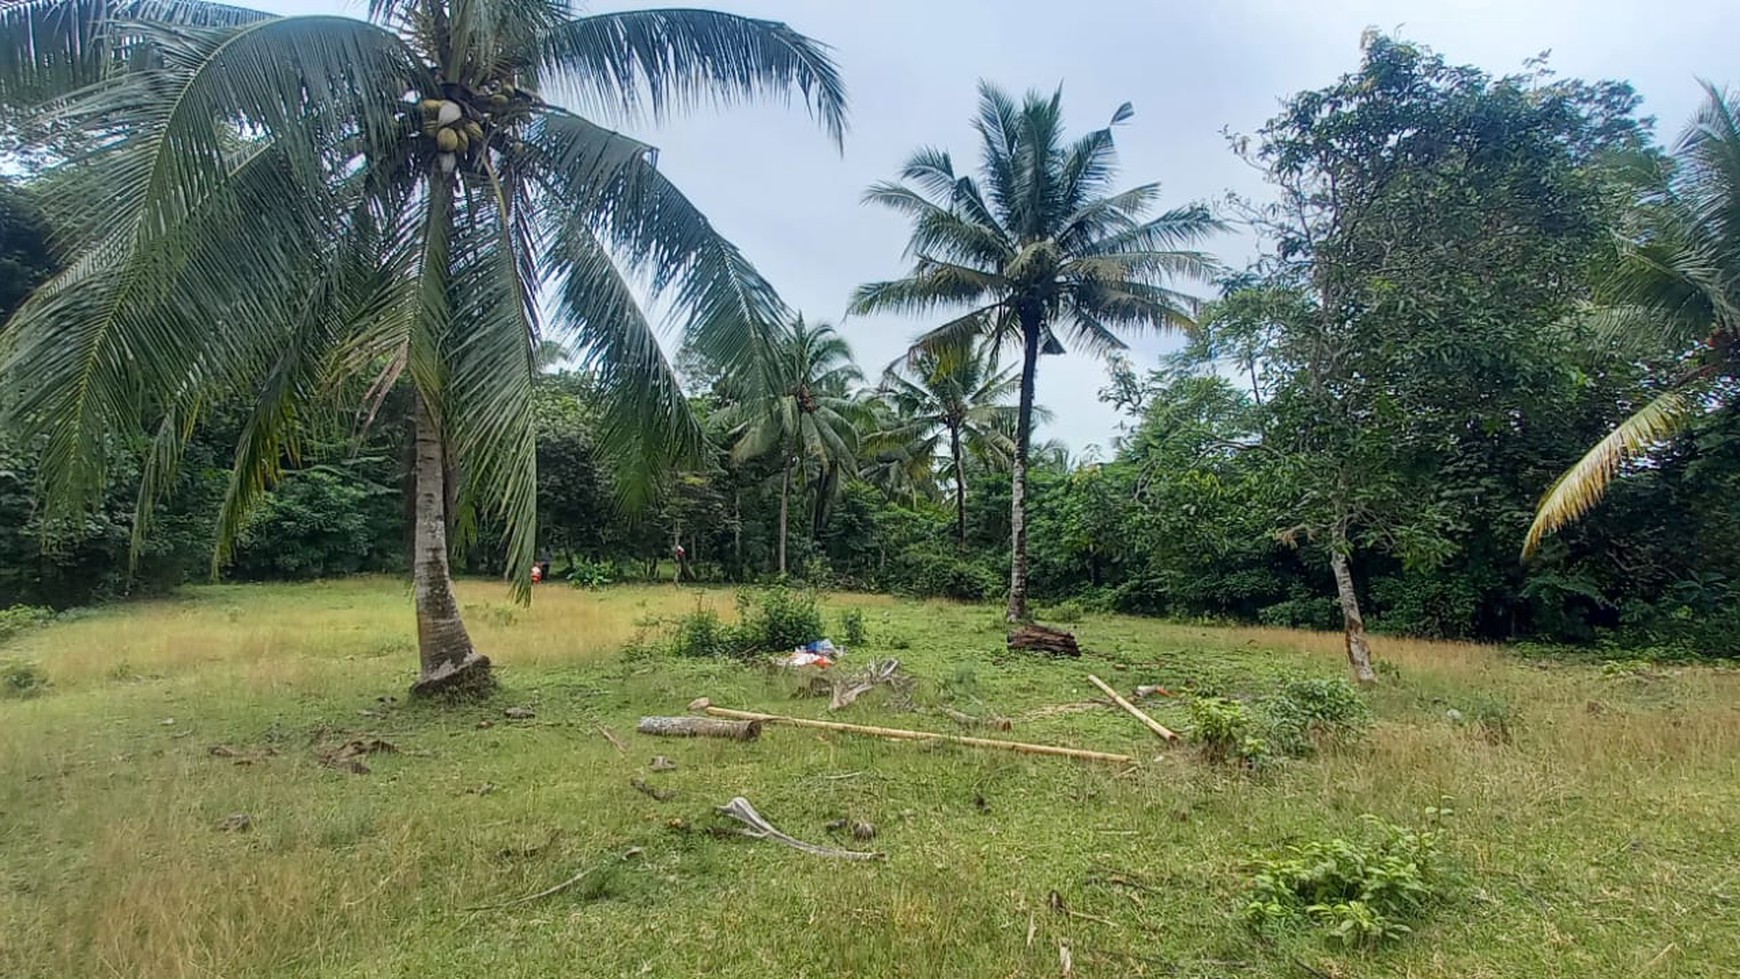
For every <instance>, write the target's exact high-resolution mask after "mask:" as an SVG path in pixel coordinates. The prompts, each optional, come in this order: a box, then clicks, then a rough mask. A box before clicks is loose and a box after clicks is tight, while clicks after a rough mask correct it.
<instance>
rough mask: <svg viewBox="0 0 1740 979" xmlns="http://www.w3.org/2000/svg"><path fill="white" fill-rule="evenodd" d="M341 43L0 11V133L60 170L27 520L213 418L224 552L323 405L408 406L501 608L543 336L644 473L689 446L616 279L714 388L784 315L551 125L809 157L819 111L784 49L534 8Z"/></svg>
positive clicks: (806, 78) (483, 12)
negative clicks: (147, 439)
mask: <svg viewBox="0 0 1740 979" xmlns="http://www.w3.org/2000/svg"><path fill="white" fill-rule="evenodd" d="M368 14H369V20H368V21H360V20H354V19H348V18H341V17H321V16H310V17H284V18H278V17H272V16H268V15H265V14H260V13H256V12H253V11H247V10H240V9H236V8H231V7H225V6H221V5H217V4H209V3H203V2H200V0H26V2H23V3H18V4H13V5H10V6H8V7H7V8H6V9H5V10H4V11H0V103H3V104H4V105H5V106H6V120H5V121H6V122H9V123H11V124H12V125H13V126H14V127H15V128H21V129H22V130H23V131H25V132H27V133H33V134H36V135H39V136H40V135H43V134H54V135H55V136H56V137H57V138H58V139H59V144H58V145H73V146H77V147H78V148H79V152H78V155H76V156H74V157H72V158H70V159H68V160H66V161H65V163H64V164H63V165H62V166H60V167H59V168H57V169H58V170H59V171H60V172H59V173H58V174H56V175H55V176H54V177H53V179H57V180H60V181H63V182H64V186H62V187H61V188H60V192H59V193H57V194H56V195H54V199H55V201H56V202H58V205H59V206H58V213H56V214H54V215H53V217H54V218H55V219H56V225H57V227H59V228H62V229H65V236H66V240H67V243H68V245H69V246H70V248H71V250H72V253H73V256H74V257H73V260H72V261H71V262H70V264H69V265H68V267H67V269H66V271H65V272H63V273H62V274H60V275H59V276H58V277H56V278H55V279H54V280H52V281H51V282H49V283H48V284H47V285H45V286H44V287H43V288H42V289H40V290H38V291H37V292H36V294H35V295H34V296H33V297H32V298H31V299H30V300H29V301H28V302H26V303H25V305H24V306H23V307H22V308H21V309H20V310H19V312H18V313H17V314H16V315H15V317H14V318H13V320H12V322H11V324H10V327H9V329H8V331H7V332H6V334H5V336H4V338H3V339H0V374H3V375H4V376H5V378H6V379H7V383H8V384H9V385H10V386H11V388H12V391H11V392H10V396H9V397H8V399H7V400H6V401H5V403H4V404H3V405H0V408H3V409H4V412H5V415H6V420H7V423H8V424H11V425H15V426H18V427H20V428H22V429H23V430H24V431H25V433H26V434H27V435H28V434H40V435H41V436H42V437H43V438H44V440H45V444H46V454H45V457H44V461H43V471H44V473H45V479H46V482H47V489H48V490H49V491H50V492H49V495H50V498H51V499H53V500H58V501H63V502H67V501H73V502H76V501H80V500H89V499H91V498H92V496H93V495H94V494H95V493H97V492H98V490H99V489H100V487H101V485H102V482H103V459H104V447H105V444H106V443H107V441H108V440H109V439H110V438H111V437H113V436H115V435H123V436H124V435H126V434H128V433H133V432H140V426H141V424H142V422H143V421H145V420H147V419H151V420H158V421H160V422H161V424H160V426H159V427H158V429H157V437H156V439H155V448H154V450H153V453H152V460H151V464H150V465H149V466H148V471H149V472H150V473H151V476H150V477H149V478H147V479H146V480H145V490H144V492H145V494H146V495H149V494H150V493H151V492H153V490H154V487H156V486H158V485H162V483H163V479H164V477H165V476H166V475H167V474H168V473H169V472H171V471H172V470H173V468H174V465H175V462H176V458H177V455H178V452H179V446H180V445H181V443H182V442H183V441H184V440H185V439H186V438H187V436H188V435H189V433H190V432H191V430H192V425H193V420H194V419H195V418H196V417H197V416H198V415H199V413H200V412H201V410H202V409H203V408H204V407H205V406H206V405H208V404H209V403H210V402H211V401H212V400H213V398H215V397H217V396H220V395H221V394H223V393H226V392H245V393H246V394H247V395H248V396H249V398H250V399H251V400H252V401H253V403H254V410H253V411H252V414H251V417H250V418H249V419H248V422H247V425H246V427H245V430H244V434H243V436H242V440H241V444H240V445H238V447H237V459H236V466H235V470H234V472H235V478H234V481H233V482H232V485H231V487H230V490H229V493H228V495H227V498H226V501H225V504H224V508H223V514H222V517H221V519H220V541H227V540H229V539H230V538H231V537H233V535H234V534H235V532H236V530H237V529H238V527H239V526H240V521H241V516H242V514H243V513H244V512H245V511H246V509H247V507H248V505H249V503H250V502H251V501H252V500H253V499H254V498H255V497H256V496H258V494H259V493H260V492H261V490H262V489H263V488H264V487H265V485H267V483H268V481H269V480H270V479H271V478H272V477H273V476H274V475H275V474H276V473H277V470H278V467H279V465H280V464H281V463H280V460H281V459H283V458H285V457H286V456H287V455H293V454H294V449H295V442H296V439H297V427H298V426H297V422H298V419H299V418H301V417H303V416H305V415H306V413H307V412H308V411H310V410H311V406H313V405H314V404H316V403H318V402H320V401H321V400H322V399H324V398H326V397H327V396H328V395H329V394H330V393H331V391H332V389H333V387H334V386H335V384H337V383H339V382H340V381H341V380H343V379H346V378H354V377H357V376H359V375H360V376H363V377H367V378H372V379H373V381H374V387H375V389H376V390H377V391H382V392H384V391H385V390H386V388H388V387H390V386H391V385H392V384H394V383H396V382H397V381H398V379H400V378H401V377H403V378H408V379H409V380H410V383H411V384H412V385H413V386H414V388H415V390H416V393H417V395H418V403H419V420H420V422H421V427H422V428H424V429H427V430H429V432H428V434H430V436H431V437H432V438H433V439H435V442H434V443H432V445H431V451H432V452H434V453H436V454H435V456H434V457H433V463H432V464H433V465H435V467H436V472H437V473H439V472H440V465H441V461H442V458H443V457H445V459H446V460H448V461H449V462H451V461H452V460H458V462H459V463H460V466H459V467H458V469H459V472H460V473H461V474H462V475H461V485H460V487H459V490H458V493H457V500H458V504H459V507H460V509H461V511H462V512H470V511H471V510H473V509H475V508H480V507H481V508H485V509H489V510H492V511H494V512H496V513H498V514H499V515H501V516H502V517H503V518H505V523H506V526H507V528H508V539H507V545H508V551H509V564H510V567H511V569H512V570H513V572H514V577H515V580H516V581H517V582H519V583H520V587H521V589H522V594H523V588H524V586H525V584H526V582H528V580H529V570H530V567H531V564H532V559H533V553H534V542H535V526H534V524H535V520H536V493H535V471H534V470H535V452H534V445H533V430H532V423H531V418H530V412H529V411H528V410H527V409H528V405H529V401H530V397H531V390H532V382H533V378H534V375H535V373H536V362H535V354H536V350H537V344H538V341H539V339H540V338H541V337H542V336H543V335H544V334H545V333H546V331H548V332H552V333H555V334H558V335H561V336H562V337H563V338H564V339H566V340H569V341H571V342H572V343H573V344H574V346H575V348H576V349H577V350H578V351H579V353H580V356H581V358H582V359H583V361H584V362H585V364H586V365H588V366H589V367H590V368H592V369H593V370H594V371H595V372H596V374H597V376H598V378H599V381H600V384H601V387H602V390H603V391H604V393H605V394H606V398H605V401H604V403H605V405H606V406H607V414H608V417H607V418H606V419H605V420H604V428H603V440H604V442H605V443H606V445H607V446H608V447H611V448H614V449H616V450H617V452H618V455H619V456H621V457H623V458H627V459H634V460H643V461H645V463H646V464H647V465H648V467H649V468H652V467H653V466H654V465H656V462H657V460H659V459H663V458H666V457H668V456H670V455H672V454H676V453H681V452H683V451H685V450H695V449H698V448H699V446H700V445H701V442H702V439H701V432H700V429H699V427H698V425H697V423H696V422H695V420H694V419H693V417H692V415H691V414H690V412H689V409H688V405H687V403H686V402H685V401H684V399H683V397H682V394H681V392H680V390H679V387H678V384H677V382H676V380H675V379H674V377H673V375H672V372H671V370H670V368H669V366H668V364H667V363H666V360H665V357H664V355H663V354H662V352H661V351H660V348H659V346H658V344H657V342H656V340H655V336H654V332H653V329H652V328H651V326H650V325H649V323H648V321H647V319H646V317H645V316H644V314H643V313H642V311H641V309H640V307H639V306H638V305H637V302H636V296H635V291H634V290H633V289H631V287H630V284H629V283H630V280H631V279H635V278H638V279H639V281H642V282H644V283H645V284H646V285H647V286H648V287H650V290H651V292H652V293H654V294H662V295H664V296H665V297H666V300H667V302H668V304H669V306H670V307H671V308H672V309H673V310H674V312H675V315H676V316H677V317H679V318H680V319H681V321H682V322H683V324H684V326H685V327H686V334H687V337H686V338H687V340H688V342H690V343H692V344H694V345H695V346H696V347H697V348H698V349H703V350H707V351H708V352H709V353H710V354H711V355H712V356H714V357H716V358H717V359H719V360H720V361H721V362H726V363H739V362H741V363H744V364H753V363H754V362H756V359H757V351H758V349H759V347H760V346H761V345H762V344H764V343H765V342H766V339H767V337H768V335H769V331H771V330H772V329H773V328H774V327H775V326H776V325H777V324H778V323H779V322H781V321H782V319H783V318H784V316H785V315H786V314H785V311H784V307H783V306H782V304H781V303H780V301H779V298H778V296H777V295H776V294H775V292H774V291H773V289H772V288H771V287H769V286H768V284H767V283H766V282H765V281H763V280H762V278H761V277H760V276H759V275H757V274H756V272H755V271H754V269H753V268H752V267H751V266H750V265H749V263H748V262H747V261H745V259H744V258H743V256H742V255H741V254H739V252H738V251H737V249H736V248H734V247H733V246H732V245H731V244H730V242H728V241H727V240H726V239H724V238H723V237H721V236H720V235H719V233H718V232H717V231H715V230H714V228H713V227H712V226H711V225H710V224H709V223H708V222H707V220H706V219H705V218H704V217H703V216H702V215H701V213H700V212H699V211H698V210H697V209H696V208H695V207H694V205H693V204H691V203H690V202H689V200H688V199H687V198H685V197H684V196H683V195H682V193H681V192H680V191H678V189H677V188H676V187H675V186H674V185H672V184H671V183H670V182H669V181H668V180H667V179H666V178H665V177H664V175H663V174H662V173H661V172H660V171H659V170H658V169H657V166H656V154H655V152H654V151H653V149H652V148H651V147H650V146H648V145H647V144H645V143H641V142H639V141H636V140H634V139H631V138H629V137H627V136H624V135H622V134H621V133H618V132H615V131H613V130H611V129H608V128H606V127H605V126H603V125H601V124H600V123H599V122H596V121H594V120H593V119H591V118H588V117H587V116H584V115H580V114H578V113H576V112H574V111H570V110H568V109H565V108H562V107H561V106H560V105H558V104H557V101H559V100H563V99H566V100H568V101H570V102H571V103H572V104H574V105H576V106H578V107H581V108H583V109H584V110H586V111H590V112H593V113H594V114H596V113H597V112H610V113H614V114H616V115H619V116H624V117H628V118H633V117H635V116H636V115H638V114H642V113H646V114H651V115H654V116H658V115H661V114H664V113H666V112H668V111H671V110H673V109H677V108H681V107H685V106H688V105H692V104H694V103H696V102H698V101H702V100H707V99H712V100H715V101H723V102H731V101H736V100H740V99H746V98H751V97H760V96H766V95H779V94H782V93H790V92H797V93H801V94H802V96H803V98H804V100H805V101H806V103H807V104H808V106H809V108H810V110H811V112H812V113H813V114H814V115H815V116H816V117H817V118H818V119H819V121H820V122H821V124H822V126H823V127H824V128H825V129H826V130H827V131H828V132H829V133H830V134H832V135H833V136H834V137H835V138H836V139H838V138H839V136H840V134H841V132H842V129H843V126H844V112H845V97H844V93H843V90H842V87H841V84H840V80H839V77H838V75H837V73H836V71H835V68H834V66H833V64H832V62H831V61H830V60H829V58H828V57H827V55H826V54H825V53H824V51H823V50H822V49H821V48H820V47H819V46H818V45H817V44H815V43H814V42H812V41H810V40H808V39H807V38H804V37H803V36H801V35H799V34H797V33H796V32H794V31H792V30H791V29H790V28H788V27H786V26H785V25H783V24H778V23H774V22H770V21H761V20H752V19H749V18H743V17H736V16H730V15H726V14H717V13H711V12H707V11H698V10H642V11H634V12H625V13H608V14H598V15H592V16H575V14H574V12H573V11H572V10H570V9H569V7H568V5H567V3H565V2H563V0H371V3H370V5H369V10H368ZM26 108H28V111H24V110H25V109H26ZM69 135H70V136H73V137H76V138H68V137H69ZM141 434H143V433H142V432H141ZM142 502H143V503H148V502H149V501H148V500H146V501H142ZM149 510H150V508H149V506H147V505H142V506H141V507H140V508H139V513H141V514H147V513H149ZM141 532H142V527H141ZM220 548H221V545H220ZM444 561H445V559H444V558H443V559H442V564H441V567H440V568H439V569H438V571H439V574H440V576H441V577H442V578H445V575H446V570H445V563H444ZM420 573H421V572H420ZM420 594H421V592H420ZM455 620H456V617H455Z"/></svg>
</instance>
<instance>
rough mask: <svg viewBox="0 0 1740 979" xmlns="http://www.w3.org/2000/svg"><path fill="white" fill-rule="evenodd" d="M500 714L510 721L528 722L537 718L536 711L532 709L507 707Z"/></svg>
mask: <svg viewBox="0 0 1740 979" xmlns="http://www.w3.org/2000/svg"><path fill="white" fill-rule="evenodd" d="M501 713H502V716H503V717H506V718H507V719H508V720H510V721H529V720H531V719H532V718H534V717H537V716H538V711H537V709H536V708H533V707H509V708H508V709H507V710H504V711H502V712H501Z"/></svg>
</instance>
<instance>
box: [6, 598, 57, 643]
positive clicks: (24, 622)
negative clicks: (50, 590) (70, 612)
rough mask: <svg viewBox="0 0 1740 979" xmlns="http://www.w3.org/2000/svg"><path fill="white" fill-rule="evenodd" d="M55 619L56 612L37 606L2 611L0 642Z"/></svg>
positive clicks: (17, 606)
mask: <svg viewBox="0 0 1740 979" xmlns="http://www.w3.org/2000/svg"><path fill="white" fill-rule="evenodd" d="M52 618H54V610H53V609H46V608H40V607H38V606H35V605H14V606H12V607H11V608H5V609H0V642H5V641H7V640H8V639H11V638H12V637H13V636H16V635H18V634H19V633H21V632H24V631H26V630H28V629H33V628H35V627H36V626H39V625H42V624H43V623H44V622H47V621H48V620H49V619H52Z"/></svg>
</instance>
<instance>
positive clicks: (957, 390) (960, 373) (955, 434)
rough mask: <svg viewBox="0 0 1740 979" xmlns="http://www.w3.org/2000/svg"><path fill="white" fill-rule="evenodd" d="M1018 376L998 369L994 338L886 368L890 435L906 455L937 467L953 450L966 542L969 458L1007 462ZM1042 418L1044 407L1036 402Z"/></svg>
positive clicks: (959, 525)
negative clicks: (892, 423) (940, 458)
mask: <svg viewBox="0 0 1740 979" xmlns="http://www.w3.org/2000/svg"><path fill="white" fill-rule="evenodd" d="M1019 384H1020V380H1019V379H1018V378H1017V377H1016V376H1015V375H1014V372H1013V371H1012V370H1009V369H999V368H998V364H997V359H996V348H995V346H994V345H991V344H987V343H979V344H974V345H971V346H969V347H967V348H965V349H962V350H935V349H920V350H917V351H914V352H913V353H912V354H911V355H910V356H908V357H906V358H904V360H902V361H900V362H897V363H895V364H894V365H892V366H890V367H889V368H888V370H887V371H885V372H884V373H883V375H882V394H883V396H884V397H885V398H887V399H888V402H889V403H890V405H891V406H892V407H893V409H894V421H895V426H894V427H893V428H892V429H891V430H889V431H888V432H887V433H886V434H887V435H888V436H891V437H892V441H893V442H894V443H895V444H897V445H900V446H901V447H902V448H903V450H904V454H905V455H906V456H907V457H910V458H915V459H922V460H924V461H925V462H926V464H927V465H929V466H934V462H935V460H936V459H937V457H938V456H939V455H940V454H941V453H942V452H943V451H944V449H945V447H946V450H947V452H948V466H949V479H950V481H951V482H952V483H953V484H954V498H955V543H956V544H957V545H959V546H965V545H966V542H967V459H968V456H969V455H970V456H972V457H974V458H976V459H977V460H978V461H979V462H980V463H982V464H984V465H988V466H994V467H999V468H1002V467H1006V466H1007V465H1008V464H1009V460H1010V459H1011V458H1012V457H1013V456H1014V453H1015V443H1014V440H1013V439H1011V438H1010V437H1009V436H1008V435H1007V434H1005V433H1007V432H1011V431H1014V430H1015V427H1016V426H1015V422H1016V421H1017V418H1016V414H1017V410H1016V407H1015V406H1014V405H1012V404H1010V403H1009V399H1010V397H1011V396H1012V395H1014V394H1015V393H1016V391H1017V388H1018V385H1019ZM1035 412H1036V413H1038V414H1039V415H1040V416H1041V417H1042V418H1043V415H1044V414H1045V413H1044V411H1043V409H1038V408H1036V409H1035Z"/></svg>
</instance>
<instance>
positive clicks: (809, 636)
mask: <svg viewBox="0 0 1740 979" xmlns="http://www.w3.org/2000/svg"><path fill="white" fill-rule="evenodd" d="M737 610H738V612H739V613H740V614H741V616H742V624H741V625H739V626H738V627H737V631H738V640H739V643H738V644H739V646H740V647H741V648H742V650H743V652H745V653H753V652H774V651H779V650H787V649H792V648H794V647H797V646H802V645H803V644H804V643H807V642H811V641H813V640H816V639H820V638H822V634H823V632H824V627H823V625H822V610H821V608H820V607H819V606H818V605H817V604H816V596H815V595H814V593H812V592H800V591H793V590H791V589H790V588H783V587H781V588H770V589H768V590H767V591H764V592H762V593H761V595H760V596H759V597H757V596H752V595H750V594H749V593H748V592H742V593H739V594H738V596H737Z"/></svg>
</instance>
